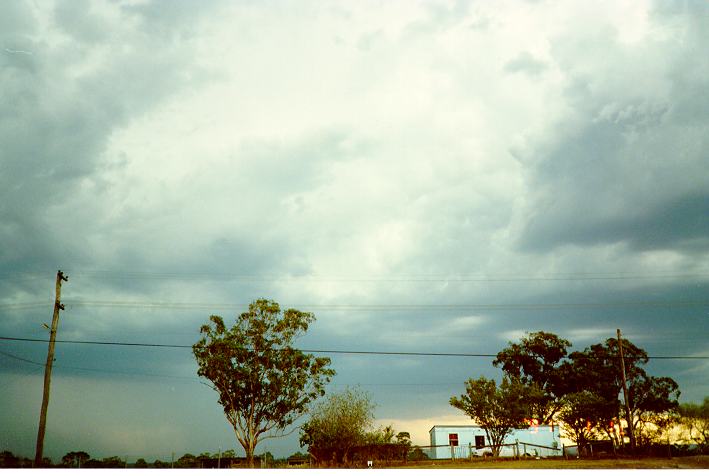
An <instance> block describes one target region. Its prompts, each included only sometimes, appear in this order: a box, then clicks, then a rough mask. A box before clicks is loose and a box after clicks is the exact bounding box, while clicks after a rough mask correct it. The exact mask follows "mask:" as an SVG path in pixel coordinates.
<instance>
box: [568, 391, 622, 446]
mask: <svg viewBox="0 0 709 476" xmlns="http://www.w3.org/2000/svg"><path fill="white" fill-rule="evenodd" d="M562 403H563V406H562V408H561V410H560V411H559V414H558V415H559V419H560V420H561V421H562V422H564V426H563V428H564V433H565V436H566V437H567V438H569V439H570V440H572V441H573V442H574V443H576V444H577V445H578V447H579V450H581V449H583V448H585V447H586V444H587V443H588V442H589V441H590V440H591V439H592V438H593V437H595V435H596V434H597V433H598V431H599V430H605V428H606V427H607V425H608V422H610V421H611V420H612V419H613V417H614V416H615V415H616V414H617V407H618V406H617V401H614V400H611V401H608V400H606V399H605V398H603V397H601V396H599V395H598V394H596V393H593V392H591V391H588V390H583V391H580V392H575V393H570V394H567V395H565V396H564V398H563V401H562Z"/></svg>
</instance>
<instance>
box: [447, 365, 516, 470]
mask: <svg viewBox="0 0 709 476" xmlns="http://www.w3.org/2000/svg"><path fill="white" fill-rule="evenodd" d="M529 392H530V388H529V386H527V385H525V384H524V383H522V382H521V381H520V380H516V379H510V378H508V377H503V379H502V383H500V386H499V387H498V386H497V384H496V383H495V380H492V379H490V380H488V379H486V378H485V377H480V378H479V379H477V380H473V379H469V380H468V381H467V382H465V394H463V395H461V396H460V397H451V399H450V404H451V405H452V406H454V407H455V408H458V409H459V410H462V411H463V412H465V414H466V415H468V416H469V417H470V418H472V419H473V420H475V421H476V422H477V423H478V424H479V425H480V427H481V428H482V429H483V430H485V434H486V435H487V439H488V441H489V442H490V446H491V447H492V454H493V456H495V457H497V456H499V455H500V448H501V447H502V444H503V443H504V441H505V438H506V437H507V436H508V435H509V434H510V433H512V430H513V429H516V428H527V427H528V426H529V423H528V419H529V417H530V414H529V412H530V405H529Z"/></svg>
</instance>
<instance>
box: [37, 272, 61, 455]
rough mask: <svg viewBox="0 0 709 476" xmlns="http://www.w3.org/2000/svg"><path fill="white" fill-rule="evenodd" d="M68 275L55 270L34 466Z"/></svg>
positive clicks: (43, 426) (41, 444) (40, 445)
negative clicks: (63, 288) (64, 283)
mask: <svg viewBox="0 0 709 476" xmlns="http://www.w3.org/2000/svg"><path fill="white" fill-rule="evenodd" d="M68 280H69V277H68V276H64V273H62V271H61V270H59V271H57V284H56V295H55V298H54V314H53V315H52V327H51V328H50V331H49V350H48V351H47V363H46V364H45V366H44V393H43V395H42V410H41V411H40V414H39V430H38V431H37V446H36V450H35V454H34V466H35V468H37V467H39V466H41V464H42V451H43V450H44V432H45V430H46V427H47V406H48V405H49V384H50V381H51V380H52V364H53V363H54V341H55V339H56V337H57V325H58V324H59V311H60V310H61V311H63V310H64V304H62V303H61V296H62V281H68Z"/></svg>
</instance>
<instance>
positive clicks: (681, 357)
mask: <svg viewBox="0 0 709 476" xmlns="http://www.w3.org/2000/svg"><path fill="white" fill-rule="evenodd" d="M0 340H8V341H21V342H49V341H48V340H47V339H33V338H26V337H7V336H0ZM56 342H61V343H64V344H90V345H113V346H128V347H154V348H172V349H191V348H192V345H186V344H154V343H144V342H117V341H85V340H59V339H57V340H56ZM299 350H301V351H303V352H311V353H314V354H351V355H389V356H415V357H488V358H489V357H497V354H471V353H454V352H393V351H392V352H390V351H370V350H331V349H299ZM647 358H648V359H662V360H709V356H691V355H673V356H670V355H656V356H648V357H647Z"/></svg>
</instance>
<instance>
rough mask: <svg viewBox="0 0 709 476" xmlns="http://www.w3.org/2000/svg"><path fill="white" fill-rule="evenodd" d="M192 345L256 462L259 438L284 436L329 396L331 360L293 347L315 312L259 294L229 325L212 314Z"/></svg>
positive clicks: (200, 372)
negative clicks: (283, 305)
mask: <svg viewBox="0 0 709 476" xmlns="http://www.w3.org/2000/svg"><path fill="white" fill-rule="evenodd" d="M209 321H210V322H209V323H208V324H205V325H203V326H202V327H201V329H200V334H201V338H200V340H199V341H198V342H197V343H196V344H194V346H192V352H193V354H194V356H195V359H196V360H197V364H198V366H199V369H198V371H197V374H198V375H199V376H200V377H204V378H206V379H207V380H209V382H211V384H208V385H209V386H211V387H212V388H213V389H214V390H215V391H216V392H217V393H218V395H219V399H218V400H219V403H220V404H221V405H222V407H223V408H224V414H225V416H226V419H227V420H228V421H229V423H230V424H231V426H232V428H233V429H234V433H235V435H236V439H237V441H238V442H239V443H240V444H241V446H242V447H243V448H244V451H245V452H246V458H247V462H248V465H249V466H250V467H253V466H254V450H255V448H256V445H257V444H258V443H259V441H263V440H264V439H267V438H274V437H278V436H283V435H285V434H288V433H290V432H292V431H293V429H292V430H290V431H287V430H288V428H289V427H290V426H291V425H292V424H293V423H294V422H295V421H296V420H297V419H298V418H300V417H301V416H303V415H304V414H305V413H306V412H307V410H308V408H309V405H310V404H311V403H312V402H313V401H315V400H316V399H317V398H318V397H321V396H322V395H324V393H325V391H324V387H325V385H326V384H327V383H328V382H329V381H330V379H331V378H332V376H333V375H334V374H335V371H334V370H333V369H331V368H330V359H328V358H325V357H315V356H313V355H312V354H307V353H305V352H303V351H301V350H299V349H297V348H295V347H293V344H294V341H295V339H296V338H298V337H300V336H301V335H303V334H304V333H305V332H307V330H308V326H309V325H310V324H312V323H313V322H314V321H315V316H314V315H313V314H312V313H308V312H303V311H299V310H296V309H287V310H285V311H281V308H280V306H279V305H278V303H276V302H274V301H269V300H266V299H259V300H256V301H254V302H252V303H251V304H250V305H249V309H248V311H246V312H244V313H242V314H240V315H239V316H238V317H237V318H236V323H235V324H234V325H233V326H232V327H230V328H228V327H227V326H226V325H225V324H224V320H223V319H222V318H221V317H220V316H211V317H210V318H209Z"/></svg>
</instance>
